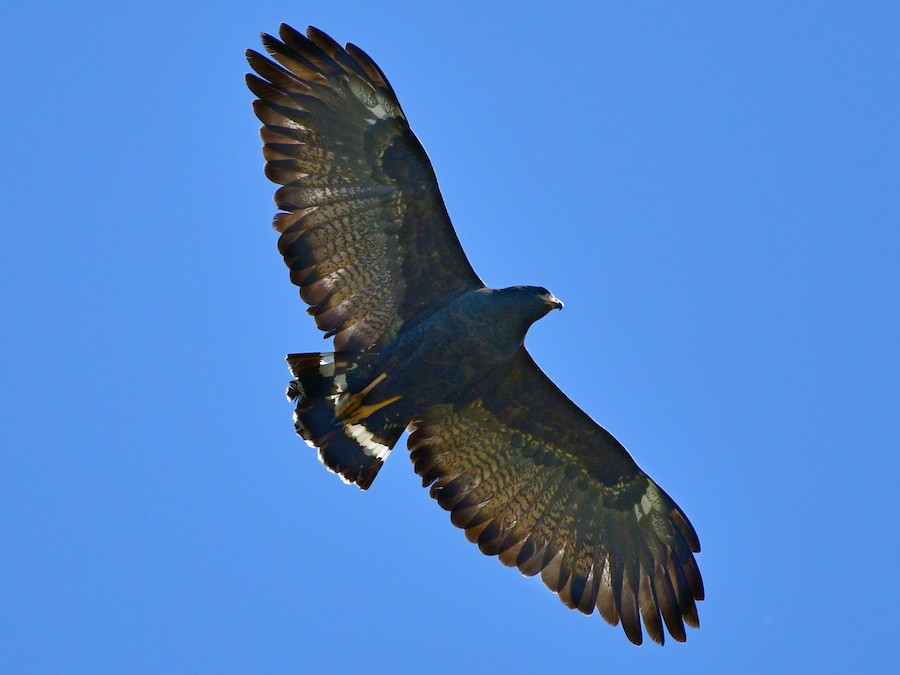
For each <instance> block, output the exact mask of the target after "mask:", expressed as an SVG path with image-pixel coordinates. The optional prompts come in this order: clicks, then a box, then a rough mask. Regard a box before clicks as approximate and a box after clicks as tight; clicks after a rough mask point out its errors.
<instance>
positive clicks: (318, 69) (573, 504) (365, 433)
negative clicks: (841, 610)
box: [247, 25, 703, 644]
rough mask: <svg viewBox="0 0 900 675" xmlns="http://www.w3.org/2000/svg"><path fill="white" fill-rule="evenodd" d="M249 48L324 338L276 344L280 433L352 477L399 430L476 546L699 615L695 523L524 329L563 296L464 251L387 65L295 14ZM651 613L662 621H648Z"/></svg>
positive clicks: (575, 584) (265, 132)
mask: <svg viewBox="0 0 900 675" xmlns="http://www.w3.org/2000/svg"><path fill="white" fill-rule="evenodd" d="M279 37H280V39H278V38H275V37H272V36H271V35H267V34H263V35H262V42H263V45H264V46H265V49H266V51H267V52H268V53H269V55H270V57H271V59H272V60H270V59H269V58H266V57H264V56H262V55H261V54H259V53H257V52H255V51H253V50H248V51H247V58H248V60H249V62H250V66H251V67H252V68H253V70H254V71H256V75H253V74H249V75H247V85H248V86H249V87H250V90H251V91H252V92H253V93H254V94H255V95H256V97H257V100H255V101H254V102H253V108H254V111H255V113H256V115H257V117H258V118H259V119H260V120H261V121H262V125H263V126H262V129H261V131H260V133H261V136H262V140H263V144H264V145H263V155H264V157H265V160H266V163H265V172H266V176H268V177H269V179H270V180H272V181H273V182H275V183H277V184H279V185H280V186H281V187H280V188H278V190H277V191H276V192H275V203H276V204H277V206H278V208H279V209H280V210H281V212H280V213H278V214H277V215H276V216H275V220H274V227H275V229H276V230H277V231H278V232H280V233H281V236H280V238H279V240H278V250H279V251H280V252H281V254H282V255H283V256H284V261H285V263H286V264H287V266H288V268H290V278H291V281H292V282H293V283H294V284H296V285H297V286H299V287H300V297H301V298H302V299H303V300H304V301H305V302H306V303H307V304H308V305H309V308H308V310H307V311H308V312H309V314H311V315H312V316H313V317H314V318H315V321H316V325H318V327H319V328H320V329H322V330H323V331H325V337H326V338H327V337H333V338H334V351H332V352H327V353H305V354H290V355H288V357H287V361H288V365H289V367H290V370H291V373H292V375H293V377H294V379H293V381H292V382H291V383H290V384H289V385H288V389H287V395H288V398H289V399H290V400H291V401H294V402H295V403H296V410H295V413H294V421H295V428H296V431H297V433H298V434H299V435H300V436H301V437H303V439H304V440H306V442H307V443H308V444H309V445H310V446H312V447H315V448H317V449H318V454H319V459H320V460H321V462H322V463H323V464H324V465H325V466H326V467H327V468H328V469H330V470H331V471H333V472H335V473H337V474H338V475H339V476H340V477H341V478H342V479H343V480H344V481H346V482H348V483H355V484H356V485H358V486H359V487H360V488H362V489H363V490H365V489H367V488H368V487H369V486H370V485H371V484H372V481H373V480H374V479H375V477H376V475H377V474H378V470H379V469H380V468H381V466H382V464H383V463H384V461H385V460H386V459H387V457H388V454H390V452H391V449H392V448H393V447H394V445H395V444H396V443H397V441H398V439H399V438H400V436H401V434H402V433H403V432H404V431H408V432H409V439H408V446H409V451H410V457H411V459H412V461H413V464H414V466H415V471H416V473H417V474H418V475H419V476H420V477H421V478H422V484H423V485H424V486H426V487H429V486H430V494H431V496H432V497H434V498H435V499H436V500H437V502H438V504H440V505H441V507H443V508H444V509H446V510H447V511H449V512H450V520H451V521H452V522H453V524H454V525H456V526H457V527H460V528H462V529H464V530H465V535H466V538H468V540H469V541H471V542H473V543H476V544H477V545H478V548H479V549H481V551H482V552H483V553H485V554H487V555H491V556H497V557H498V558H499V559H500V562H502V563H503V564H504V565H507V566H515V567H517V568H518V569H519V570H520V571H521V572H522V573H523V574H525V575H528V576H531V575H536V574H540V575H541V579H542V580H543V582H544V583H545V584H546V585H547V587H548V588H550V590H551V591H553V592H554V593H557V594H558V595H559V597H560V599H561V600H562V601H563V602H564V603H565V604H566V605H567V606H569V607H571V608H575V609H578V610H580V611H581V612H583V613H585V614H591V613H592V612H593V610H594V608H595V607H596V609H597V610H598V612H599V614H600V615H601V616H602V617H603V618H604V619H605V620H606V621H608V622H609V623H610V624H612V625H616V624H618V623H620V622H621V624H622V627H623V629H624V631H625V634H626V635H627V637H628V639H629V640H631V642H633V643H635V644H641V642H642V629H641V621H642V620H643V626H644V629H645V630H646V632H647V633H648V634H649V636H650V638H651V639H653V640H654V641H655V642H657V643H659V644H663V642H664V640H665V632H666V631H668V633H669V634H670V635H671V636H672V637H673V638H674V639H675V640H678V641H684V640H685V624H687V625H688V626H692V627H697V626H698V625H699V622H698V616H697V606H696V601H699V600H702V599H703V582H702V580H701V577H700V572H699V570H698V568H697V564H696V561H695V559H694V555H693V554H694V553H695V552H699V551H700V543H699V540H698V539H697V534H696V532H695V531H694V528H693V527H692V526H691V524H690V522H689V521H688V519H687V517H686V516H685V514H684V512H683V511H682V510H681V509H680V508H679V507H678V506H677V505H676V504H675V502H674V501H672V499H671V498H670V497H669V496H668V495H667V494H666V493H665V492H664V491H663V490H662V488H660V487H659V486H658V485H657V484H656V483H655V482H653V480H652V479H651V478H650V477H649V476H648V475H647V474H645V473H644V472H643V471H641V469H640V468H638V466H637V464H635V462H634V460H633V459H632V458H631V456H630V455H629V454H628V452H627V451H626V450H625V448H624V447H623V446H622V445H621V444H620V443H619V442H618V441H617V440H616V439H615V438H613V436H612V435H611V434H610V433H609V432H608V431H606V430H605V429H604V428H603V427H601V426H599V425H598V424H597V423H596V422H594V421H593V420H592V419H591V418H590V417H589V416H588V415H587V414H586V413H584V412H583V411H582V410H581V409H580V408H578V406H576V405H575V404H574V403H573V402H572V401H571V400H569V399H568V398H567V397H566V395H565V394H564V393H562V391H560V390H559V389H558V388H557V387H556V386H555V385H554V384H553V382H552V381H551V380H550V379H549V378H548V377H547V376H546V375H545V374H544V373H543V372H542V371H541V369H540V368H539V367H538V366H537V365H536V364H535V362H534V361H533V360H532V358H531V356H530V355H529V353H528V351H527V350H526V349H525V346H524V339H525V334H526V332H527V331H528V328H529V326H531V324H532V323H534V322H535V321H536V320H538V319H540V318H541V317H543V316H544V315H546V314H547V313H548V312H550V311H551V310H552V309H561V308H562V306H563V305H562V302H560V301H559V300H558V299H557V298H556V297H554V296H553V295H552V294H551V293H550V292H549V291H547V290H546V289H545V288H539V287H535V286H514V287H512V288H504V289H492V288H488V287H487V286H485V285H484V284H483V283H482V281H481V279H480V278H479V277H478V275H477V274H476V273H475V271H474V270H473V269H472V267H471V265H470V264H469V261H468V260H467V259H466V255H465V253H464V252H463V250H462V247H461V246H460V243H459V240H458V239H457V236H456V233H455V232H454V230H453V226H452V224H451V222H450V218H449V216H448V214H447V210H446V208H445V206H444V202H443V199H442V198H441V194H440V191H439V190H438V184H437V180H436V179H435V176H434V172H433V170H432V167H431V163H430V162H429V160H428V157H427V155H426V154H425V151H424V149H423V148H422V145H421V144H420V143H419V141H418V140H417V138H416V136H415V135H414V134H413V132H412V131H411V130H410V127H409V124H408V123H407V120H406V116H405V115H404V113H403V110H402V108H401V107H400V103H399V102H398V101H397V97H396V95H395V94H394V91H393V89H392V88H391V86H390V84H388V80H387V78H386V77H385V76H384V73H383V72H382V71H381V69H380V68H379V67H378V66H377V65H376V64H375V62H374V61H373V60H372V59H371V58H370V57H369V56H368V55H367V54H366V53H365V52H363V50H361V49H360V48H359V47H356V46H354V45H353V44H348V45H347V46H346V47H341V46H340V45H339V44H338V43H336V42H335V41H334V40H332V39H331V38H330V37H329V36H327V35H326V34H325V33H323V32H321V31H319V30H317V29H315V28H313V27H310V28H308V29H307V32H306V35H305V36H304V35H303V34H302V33H299V32H298V31H296V30H294V29H293V28H291V27H289V26H287V25H282V26H281V27H280V30H279ZM664 626H665V630H664V628H663V627H664Z"/></svg>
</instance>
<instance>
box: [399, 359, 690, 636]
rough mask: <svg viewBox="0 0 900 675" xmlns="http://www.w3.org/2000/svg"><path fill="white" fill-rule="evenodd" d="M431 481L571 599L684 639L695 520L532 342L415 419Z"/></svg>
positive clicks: (446, 504)
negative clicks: (577, 398)
mask: <svg viewBox="0 0 900 675" xmlns="http://www.w3.org/2000/svg"><path fill="white" fill-rule="evenodd" d="M411 430H412V435H411V436H410V439H409V447H410V450H411V453H412V454H411V458H412V460H413V462H414V464H415V470H416V473H418V474H419V475H420V476H421V477H422V481H423V484H424V485H426V486H428V485H430V486H431V495H432V497H434V498H435V499H437V501H438V503H439V504H440V505H441V506H442V507H443V508H444V509H446V510H448V511H450V514H451V515H450V518H451V520H452V522H453V524H454V525H456V526H458V527H461V528H464V529H465V533H466V537H467V538H468V539H469V541H472V542H475V543H477V544H478V547H479V548H480V549H481V551H482V552H483V553H485V554H487V555H497V556H499V558H500V561H501V562H503V564H505V565H508V566H513V565H515V566H517V567H518V568H519V570H521V572H522V573H523V574H525V575H529V576H530V575H533V574H537V573H538V572H540V573H541V577H542V579H543V581H544V583H545V584H546V585H547V586H548V587H549V588H550V589H551V590H552V591H554V592H556V593H558V594H559V596H560V599H561V600H562V601H563V602H564V603H565V604H566V605H568V606H569V607H572V608H577V609H579V610H580V611H582V612H584V613H585V614H590V613H592V612H593V610H594V607H597V609H598V611H599V613H600V614H601V615H602V616H603V618H604V619H606V621H608V622H609V623H611V624H613V625H616V624H617V623H619V621H621V622H622V627H623V628H624V630H625V633H626V635H627V636H628V638H629V639H630V640H631V641H632V642H634V643H635V644H640V643H641V641H642V632H641V618H643V622H644V626H645V628H646V630H647V633H648V634H649V635H650V637H651V638H652V639H653V640H654V641H656V642H658V643H660V644H661V643H662V642H663V641H664V638H665V635H664V631H663V628H662V627H663V625H665V626H666V628H667V629H668V632H669V633H670V634H671V635H672V637H673V638H675V639H676V640H678V641H684V639H685V630H684V623H687V624H688V625H690V626H694V627H696V626H697V625H699V621H698V617H697V608H696V605H695V601H697V600H702V599H703V582H702V580H701V578H700V572H699V570H698V568H697V564H696V562H695V560H694V556H693V553H694V552H697V551H699V550H700V542H699V541H698V539H697V535H696V533H695V532H694V528H693V527H692V526H691V524H690V522H688V519H687V517H686V516H685V515H684V513H683V512H682V511H681V509H680V508H679V507H678V506H677V505H676V504H675V502H674V501H672V499H671V498H670V497H669V496H668V495H667V494H666V493H665V492H663V490H662V489H661V488H660V487H659V486H658V485H656V483H654V482H653V481H652V480H651V479H650V477H649V476H648V475H647V474H645V473H644V472H643V471H641V470H640V469H639V468H638V466H637V464H635V462H634V460H632V458H631V456H630V455H629V454H628V452H627V451H626V450H625V448H624V447H623V446H622V445H621V444H620V443H619V442H618V441H616V439H615V438H613V437H612V435H610V434H609V433H608V432H607V431H606V430H605V429H603V428H602V427H600V426H599V425H598V424H597V423H595V422H594V421H593V420H592V419H591V418H590V417H588V416H587V414H585V413H584V412H583V411H582V410H581V409H580V408H578V407H577V406H576V405H575V404H574V403H572V401H571V400H569V399H568V398H567V397H566V395H565V394H563V393H562V392H561V391H560V390H559V389H558V388H557V387H556V386H555V385H554V384H553V382H552V381H551V380H550V379H549V378H548V377H547V376H546V375H544V373H543V372H542V371H541V370H540V369H539V368H538V367H537V365H536V364H535V363H534V361H533V360H532V359H531V357H530V356H529V354H528V352H527V351H526V350H525V348H524V347H523V348H522V349H521V352H520V353H519V354H518V356H517V357H516V358H515V359H514V360H513V362H512V364H511V365H510V366H508V367H506V369H505V370H502V371H501V372H497V373H492V374H490V375H489V376H487V377H486V378H484V379H483V380H482V381H481V382H480V383H479V384H478V385H476V386H475V387H473V388H472V389H471V390H470V391H469V392H468V395H467V398H466V400H465V402H455V403H454V402H449V401H448V402H445V403H442V404H439V405H434V406H432V407H430V408H428V409H427V410H426V411H425V412H424V413H422V414H421V415H420V416H419V417H417V418H416V419H414V420H413V422H412V424H411Z"/></svg>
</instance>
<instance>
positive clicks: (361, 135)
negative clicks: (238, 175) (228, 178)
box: [247, 25, 483, 350]
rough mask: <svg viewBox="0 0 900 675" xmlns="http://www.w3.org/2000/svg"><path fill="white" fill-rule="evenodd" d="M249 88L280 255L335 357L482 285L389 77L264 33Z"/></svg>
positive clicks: (330, 46) (355, 57)
mask: <svg viewBox="0 0 900 675" xmlns="http://www.w3.org/2000/svg"><path fill="white" fill-rule="evenodd" d="M262 43H263V46H264V47H265V49H266V52H267V53H268V54H269V56H270V57H271V59H270V58H266V57H265V56H263V55H262V54H259V53H258V52H255V51H253V50H248V52H247V59H248V62H249V63H250V66H251V67H252V68H253V70H254V71H255V72H256V74H255V75H253V74H250V75H248V76H247V86H248V87H249V88H250V90H251V91H252V92H253V93H254V94H255V95H256V96H257V100H256V101H254V105H253V108H254V111H255V113H256V115H257V117H258V118H259V119H260V121H261V122H262V123H263V127H262V129H261V131H260V135H261V137H262V140H263V156H264V158H265V160H266V175H267V176H268V177H269V179H270V180H271V181H273V182H274V183H276V184H278V185H280V186H281V187H279V188H278V189H277V190H276V192H275V202H276V204H277V205H278V207H279V208H280V209H282V211H283V212H282V213H279V214H278V215H276V217H275V220H274V225H275V229H276V230H278V231H279V232H280V233H281V238H280V240H279V250H280V252H281V253H282V255H283V256H284V259H285V263H286V264H287V266H288V267H289V268H290V270H291V281H293V282H294V283H295V284H297V285H298V286H299V287H300V296H301V298H303V300H304V301H306V302H307V303H308V304H309V305H310V309H309V312H310V313H311V314H313V316H315V318H316V324H317V325H318V326H319V328H321V329H322V330H323V331H325V333H326V337H327V336H332V335H333V336H334V337H335V348H336V349H338V350H342V349H347V350H362V349H368V348H370V347H374V346H379V345H385V344H387V343H389V342H390V341H391V340H392V339H393V338H394V337H395V336H396V335H397V334H398V333H399V331H400V329H401V328H403V327H404V326H408V325H413V324H415V323H417V322H419V321H421V320H422V319H424V318H425V317H427V316H429V315H430V314H431V313H433V312H434V311H436V310H437V309H438V308H440V307H443V306H444V305H446V304H447V303H448V302H450V301H451V300H453V299H454V298H456V297H458V296H459V295H461V294H462V293H464V292H466V291H468V290H470V289H472V288H478V287H481V286H482V285H483V284H482V283H481V281H480V279H479V278H478V276H477V275H476V274H475V272H474V271H473V270H472V267H471V265H470V264H469V262H468V260H467V259H466V256H465V254H464V253H463V251H462V247H461V246H460V244H459V240H458V239H457V237H456V233H455V232H454V230H453V226H452V225H451V223H450V218H449V216H448V215H447V211H446V208H445V207H444V203H443V200H442V198H441V195H440V191H439V190H438V186H437V181H436V179H435V177H434V172H433V170H432V168H431V163H430V162H429V160H428V157H427V156H426V154H425V151H424V150H423V149H422V146H421V144H420V143H419V141H418V140H417V139H416V137H415V135H414V134H413V133H412V131H411V130H410V128H409V125H408V124H407V121H406V117H405V115H404V114H403V111H402V109H401V107H400V103H399V102H398V101H397V97H396V95H395V94H394V91H393V89H392V88H391V86H390V84H389V83H388V81H387V78H385V76H384V73H383V72H382V71H381V69H379V68H378V66H377V65H376V64H375V62H374V61H372V59H371V58H370V57H369V56H368V55H367V54H366V53H365V52H363V51H362V50H361V49H359V48H358V47H354V46H353V45H348V46H347V47H346V48H342V47H341V46H340V45H339V44H338V43H337V42H335V41H334V40H333V39H331V38H330V37H329V36H327V35H326V34H325V33H323V32H321V31H319V30H317V29H315V28H312V27H310V28H309V29H308V30H307V35H303V34H302V33H299V32H298V31H296V30H294V29H293V28H291V27H290V26H287V25H282V26H281V27H280V30H279V37H278V38H276V37H273V36H271V35H263V36H262Z"/></svg>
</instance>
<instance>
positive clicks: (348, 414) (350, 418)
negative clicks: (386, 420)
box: [337, 373, 400, 424]
mask: <svg viewBox="0 0 900 675" xmlns="http://www.w3.org/2000/svg"><path fill="white" fill-rule="evenodd" d="M385 379H387V375H386V374H385V373H381V375H379V376H378V377H376V378H375V379H374V380H372V381H371V382H370V383H369V384H368V385H367V386H366V388H365V389H363V390H362V391H361V392H359V393H358V394H354V395H353V396H351V397H350V398H349V399H348V400H347V401H346V403H344V404H343V405H342V406H341V408H340V410H338V411H337V417H338V419H340V420H346V423H347V424H356V423H357V422H359V421H360V420H364V419H366V418H367V417H368V416H369V415H371V414H372V413H374V412H375V411H376V410H381V409H382V408H384V407H385V406H388V405H390V404H391V403H393V402H394V401H398V400H400V396H394V397H393V398H389V399H387V400H386V401H382V402H381V403H374V404H372V405H362V402H363V400H365V398H366V397H367V396H368V395H369V394H370V393H371V392H372V390H373V389H374V388H375V387H376V386H378V385H379V384H380V383H381V382H384V380H385Z"/></svg>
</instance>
